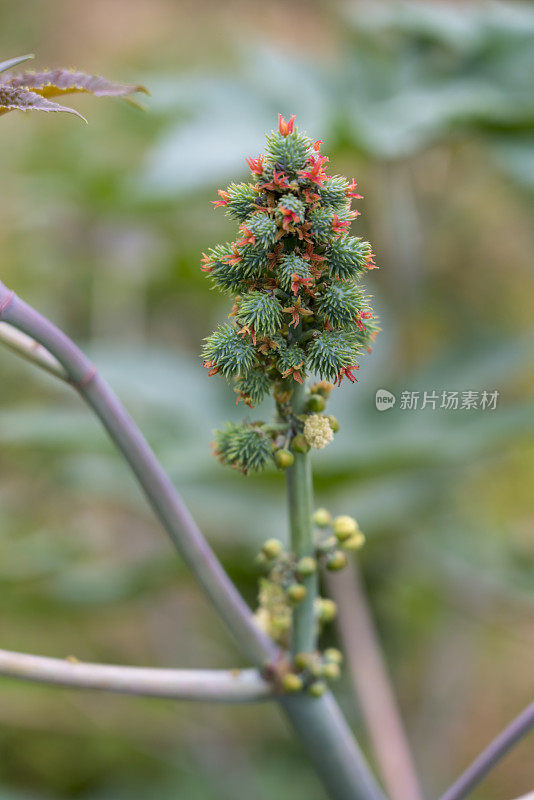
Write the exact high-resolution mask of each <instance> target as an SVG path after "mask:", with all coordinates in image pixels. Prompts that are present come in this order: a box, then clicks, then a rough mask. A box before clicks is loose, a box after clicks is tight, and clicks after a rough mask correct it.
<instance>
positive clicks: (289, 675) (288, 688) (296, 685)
mask: <svg viewBox="0 0 534 800" xmlns="http://www.w3.org/2000/svg"><path fill="white" fill-rule="evenodd" d="M303 686H304V682H303V680H302V678H301V677H300V676H299V675H295V673H294V672H286V674H285V675H284V677H283V678H282V689H283V690H284V692H300V690H301V689H302V688H303Z"/></svg>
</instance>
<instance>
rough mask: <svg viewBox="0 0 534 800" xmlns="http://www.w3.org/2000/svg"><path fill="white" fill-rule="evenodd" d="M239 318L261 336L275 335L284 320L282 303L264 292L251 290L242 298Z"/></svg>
mask: <svg viewBox="0 0 534 800" xmlns="http://www.w3.org/2000/svg"><path fill="white" fill-rule="evenodd" d="M237 319H238V320H239V321H240V322H242V323H243V325H249V326H250V327H251V328H252V329H253V331H254V332H255V333H256V334H258V335H259V336H274V334H276V333H277V331H278V329H279V327H280V322H281V320H282V304H281V303H280V301H279V300H277V299H276V297H274V296H272V295H270V294H266V293H264V292H249V293H248V294H246V295H244V296H243V297H242V298H241V301H240V303H239V306H238V313H237Z"/></svg>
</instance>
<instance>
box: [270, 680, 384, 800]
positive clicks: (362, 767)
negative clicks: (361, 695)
mask: <svg viewBox="0 0 534 800" xmlns="http://www.w3.org/2000/svg"><path fill="white" fill-rule="evenodd" d="M281 704H282V707H283V709H284V711H285V712H286V714H287V716H288V717H289V719H290V721H291V723H292V725H293V727H294V729H295V730H296V731H297V733H298V735H299V738H300V740H301V742H302V744H303V746H304V748H305V749H306V751H307V753H308V755H309V757H310V760H311V762H312V764H314V765H315V768H316V770H317V772H318V773H319V776H320V778H321V780H322V781H323V784H324V786H325V789H326V792H327V794H328V797H329V798H330V800H386V798H385V795H384V793H383V792H382V790H381V789H380V787H379V785H378V783H377V782H376V780H375V778H374V776H373V774H372V773H371V771H370V769H369V767H368V766H367V763H366V761H365V758H364V756H363V754H362V753H361V751H360V749H359V747H358V745H357V743H356V741H355V739H354V736H353V734H352V731H351V729H350V728H349V726H348V724H347V721H346V719H345V717H344V716H343V714H342V713H341V710H340V708H339V706H338V704H337V702H336V700H335V698H334V697H333V695H332V694H331V693H330V692H327V693H326V694H324V695H323V696H322V697H320V698H315V697H310V695H308V694H304V693H299V694H296V695H286V696H285V697H284V698H282V700H281Z"/></svg>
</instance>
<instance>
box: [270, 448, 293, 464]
mask: <svg viewBox="0 0 534 800" xmlns="http://www.w3.org/2000/svg"><path fill="white" fill-rule="evenodd" d="M274 460H275V463H276V466H277V467H279V468H280V469H287V468H288V467H290V466H291V465H292V464H293V462H294V460H295V456H294V455H293V453H291V452H290V451H289V450H286V449H285V447H282V448H280V450H277V451H276V452H275V454H274Z"/></svg>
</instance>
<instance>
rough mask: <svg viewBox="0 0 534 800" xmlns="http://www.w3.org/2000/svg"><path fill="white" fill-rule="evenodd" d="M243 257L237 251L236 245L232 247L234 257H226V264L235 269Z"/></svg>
mask: <svg viewBox="0 0 534 800" xmlns="http://www.w3.org/2000/svg"><path fill="white" fill-rule="evenodd" d="M242 258H243V256H242V255H241V253H240V252H239V250H238V249H237V246H236V245H235V244H234V246H233V247H232V255H231V256H227V257H226V263H227V264H230V265H231V266H232V267H235V265H236V264H239V262H240V261H241V259H242Z"/></svg>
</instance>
